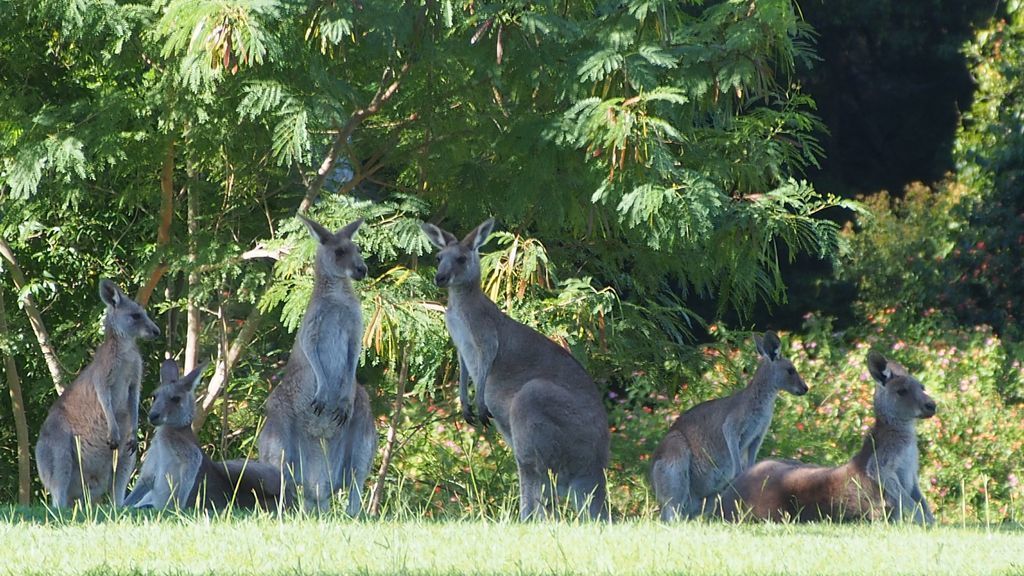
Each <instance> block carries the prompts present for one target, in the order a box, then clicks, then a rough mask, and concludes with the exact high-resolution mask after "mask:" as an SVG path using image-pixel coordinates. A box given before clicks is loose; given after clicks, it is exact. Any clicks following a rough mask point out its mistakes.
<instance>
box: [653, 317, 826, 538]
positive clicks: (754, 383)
mask: <svg viewBox="0 0 1024 576" xmlns="http://www.w3.org/2000/svg"><path fill="white" fill-rule="evenodd" d="M754 343H755V344H756V346H757V352H758V354H759V355H760V360H759V363H758V366H757V371H756V372H754V377H753V379H752V380H751V381H750V384H749V385H747V387H746V388H744V389H743V390H740V391H739V392H737V393H735V394H733V395H732V396H727V397H725V398H717V399H714V400H708V401H707V402H702V403H700V404H698V405H696V406H694V407H693V408H690V409H689V410H687V411H686V412H684V413H683V414H682V415H681V416H680V417H679V418H678V419H677V420H676V421H675V423H674V424H672V427H671V428H669V431H668V434H667V435H666V436H665V438H664V439H663V440H662V441H661V444H660V445H659V446H658V449H657V450H656V451H655V452H654V457H653V459H652V460H653V464H652V468H651V483H652V484H653V485H654V494H655V496H656V497H657V499H658V504H660V505H661V519H662V520H665V521H672V520H677V519H679V518H680V517H682V516H685V517H689V518H693V517H694V516H697V515H700V514H701V513H702V512H711V509H710V507H709V504H711V503H710V502H709V501H707V500H706V499H708V498H709V497H713V496H715V495H716V494H717V493H718V492H719V491H721V490H722V489H723V488H725V487H726V485H727V484H728V482H729V481H730V480H732V479H733V478H735V477H736V475H738V474H740V473H741V472H743V471H744V470H746V469H747V468H748V467H749V466H750V465H751V464H753V463H754V460H755V459H756V458H757V451H758V450H760V449H761V443H762V442H763V441H764V435H765V432H767V431H768V425H769V424H771V421H772V410H773V409H774V408H775V398H776V397H777V396H778V393H779V390H786V391H787V392H790V393H792V394H795V395H797V396H802V395H804V394H806V393H807V385H806V384H804V381H803V379H801V378H800V375H799V374H797V372H796V368H794V367H793V363H792V362H790V361H789V360H787V359H786V358H783V357H782V352H781V342H779V337H778V336H777V335H776V334H775V333H774V332H765V334H764V338H761V337H758V336H754Z"/></svg>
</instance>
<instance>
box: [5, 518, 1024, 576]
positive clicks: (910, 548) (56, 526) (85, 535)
mask: <svg viewBox="0 0 1024 576" xmlns="http://www.w3.org/2000/svg"><path fill="white" fill-rule="evenodd" d="M0 517H2V521H0V543H2V544H0V574H57V573H60V574H96V575H99V574H371V575H377V574H381V575H383V574H424V575H434V574H587V575H591V574H614V575H616V576H618V575H622V574H683V573H685V574H957V575H969V574H998V573H1016V574H1024V531H1022V530H1021V528H1020V527H1019V526H1014V527H992V528H986V527H984V526H979V527H966V528H963V527H939V528H933V529H923V528H919V527H915V526H909V525H902V526H886V525H860V526H830V525H805V526H796V525H745V526H734V525H726V524H721V523H683V524H678V525H673V526H666V525H662V524H660V523H657V522H652V521H646V520H645V521H627V522H622V523H616V524H612V525H598V524H572V523H560V522H537V523H530V524H520V523H517V522H494V521H452V522H436V521H417V520H403V521H387V520H385V521H371V520H364V521H352V520H348V519H345V518H341V517H337V516H334V515H329V516H327V517H325V518H322V519H315V518H309V517H305V518H303V517H295V516H285V517H284V518H276V517H274V516H270V515H261V516H241V515H236V516H232V517H214V518H206V517H203V516H200V517H198V518H197V517H195V516H193V515H187V516H179V515H174V514H164V515H162V516H160V515H154V514H123V513H122V514H115V515H111V514H109V513H106V512H103V511H101V512H100V513H98V514H96V515H94V516H93V517H91V518H89V519H86V520H68V519H63V520H61V519H56V518H53V517H50V516H47V514H46V513H45V511H42V510H38V509H32V510H18V511H13V512H12V511H8V512H7V513H6V514H0Z"/></svg>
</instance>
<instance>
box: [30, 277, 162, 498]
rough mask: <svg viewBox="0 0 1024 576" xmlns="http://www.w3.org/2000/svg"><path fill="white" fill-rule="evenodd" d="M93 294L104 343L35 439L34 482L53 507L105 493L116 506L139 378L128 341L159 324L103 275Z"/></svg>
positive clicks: (124, 479) (153, 333)
mask: <svg viewBox="0 0 1024 576" xmlns="http://www.w3.org/2000/svg"><path fill="white" fill-rule="evenodd" d="M100 299H101V300H103V303H104V304H106V305H107V314H106V319H105V320H104V324H103V332H104V336H105V337H104V340H103V343H102V344H100V346H99V348H97V349H96V356H95V357H94V358H93V360H92V362H90V363H89V365H88V366H86V367H85V369H84V370H82V372H81V373H80V374H79V375H78V377H77V378H75V381H74V382H72V384H71V386H69V387H68V388H67V389H66V390H65V391H64V394H62V395H61V396H60V397H59V398H57V401H56V402H54V403H53V406H51V407H50V412H49V414H47V415H46V420H45V421H44V422H43V427H42V429H40V431H39V440H38V442H36V465H37V466H38V467H39V479H40V480H42V482H43V486H44V487H45V488H46V489H47V490H48V491H49V492H50V496H51V498H52V501H53V505H54V507H57V508H65V507H68V506H70V505H71V503H72V502H74V501H76V500H81V499H82V498H84V497H86V496H88V498H89V499H90V500H91V501H95V500H96V499H97V498H99V497H100V496H103V495H104V494H108V493H109V494H110V500H111V501H112V502H113V504H114V506H121V504H122V503H123V501H124V492H125V488H126V487H127V486H128V477H129V476H130V475H131V473H132V471H133V470H135V450H136V448H137V447H138V443H137V440H136V437H135V435H136V432H137V430H138V427H139V386H140V385H141V383H142V357H141V356H140V355H139V349H138V347H137V345H136V343H135V340H136V339H137V338H145V339H147V340H148V339H152V338H156V337H157V336H159V335H160V329H159V328H157V327H156V324H154V323H153V321H152V320H150V319H149V316H147V315H146V311H145V310H144V309H143V308H142V306H140V305H139V304H138V303H137V302H135V301H133V300H132V299H130V298H128V297H127V296H125V294H124V292H122V291H121V289H120V288H118V287H117V285H116V284H114V283H113V282H111V281H109V280H101V281H100Z"/></svg>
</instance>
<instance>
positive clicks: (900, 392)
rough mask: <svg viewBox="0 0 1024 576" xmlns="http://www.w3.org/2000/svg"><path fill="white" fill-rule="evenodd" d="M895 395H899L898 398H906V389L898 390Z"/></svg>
mask: <svg viewBox="0 0 1024 576" xmlns="http://www.w3.org/2000/svg"><path fill="white" fill-rule="evenodd" d="M896 393H897V394H899V395H900V396H906V395H907V389H906V388H900V389H899V390H897V391H896Z"/></svg>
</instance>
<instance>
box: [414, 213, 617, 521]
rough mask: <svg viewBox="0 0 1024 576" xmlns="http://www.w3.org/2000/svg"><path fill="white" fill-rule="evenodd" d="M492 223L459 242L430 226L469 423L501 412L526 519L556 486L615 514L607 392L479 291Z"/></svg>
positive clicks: (596, 513)
mask: <svg viewBox="0 0 1024 576" xmlns="http://www.w3.org/2000/svg"><path fill="white" fill-rule="evenodd" d="M493 227H494V220H493V219H492V220H488V221H486V222H484V223H483V224H481V225H480V226H478V227H476V228H475V229H474V230H473V231H472V232H470V233H469V234H468V235H467V236H466V237H465V238H464V239H463V240H462V241H461V242H459V241H458V240H457V239H456V238H455V236H454V235H452V234H451V233H450V232H447V231H445V230H442V229H440V228H438V227H437V226H434V225H433V224H429V223H426V224H423V232H424V233H425V234H426V235H427V238H429V239H430V241H431V243H433V244H434V245H435V246H437V247H438V248H439V249H440V251H439V252H438V255H437V259H438V266H437V275H436V276H435V277H434V282H435V283H436V284H437V285H438V286H441V287H443V288H447V289H448V309H447V310H446V311H445V315H444V320H445V325H446V326H447V327H448V331H449V332H450V333H451V336H452V340H453V341H454V342H455V349H456V350H457V351H458V356H459V370H460V374H459V398H460V400H461V402H462V415H463V418H465V419H466V421H467V422H469V423H470V424H474V423H477V418H479V423H480V424H486V423H487V422H489V421H490V419H491V418H493V419H494V422H495V424H496V425H497V428H498V431H499V432H501V435H502V437H503V438H504V439H505V442H506V443H507V444H508V445H509V447H511V448H512V453H513V454H514V455H515V458H516V467H517V468H518V471H519V495H520V499H519V515H520V518H522V519H524V520H525V519H529V518H532V517H534V516H535V515H539V514H542V513H543V512H544V507H545V505H546V504H547V503H550V502H553V499H552V496H553V494H552V489H554V492H557V494H558V495H559V496H562V497H568V498H569V499H570V501H571V502H572V504H573V505H574V506H575V507H576V508H577V510H580V511H582V512H584V513H586V514H588V515H589V516H590V517H592V518H595V517H596V518H607V516H608V510H607V508H606V506H605V498H606V496H605V474H604V471H605V468H606V467H607V466H608V443H609V432H608V414H607V412H606V411H605V408H604V405H603V404H602V403H601V396H600V393H599V392H598V390H597V386H595V385H594V381H593V380H591V378H590V376H589V375H588V374H587V372H586V370H584V369H583V366H581V365H580V363H579V362H578V361H577V360H576V359H575V358H573V356H572V355H571V354H569V353H568V352H567V351H566V350H565V349H564V348H562V347H561V346H559V345H557V344H555V343H554V342H552V341H551V340H549V339H548V338H547V337H545V336H544V335H542V334H540V333H539V332H537V331H536V330H534V329H532V328H530V327H528V326H525V325H523V324H520V323H519V322H516V321H515V320H513V319H512V318H509V317H508V316H507V315H505V314H504V313H503V312H502V311H501V310H500V309H499V308H498V307H497V306H496V305H495V304H494V302H492V301H491V299H490V298H488V297H487V295H486V294H484V292H483V290H481V289H480V253H479V249H480V246H481V245H483V243H484V242H485V241H486V240H487V237H488V236H489V235H490V233H491V229H492V228H493ZM471 379H472V381H473V384H474V385H475V386H476V415H474V413H473V412H474V411H473V404H471V403H470V400H469V382H470V380H471ZM552 479H554V482H552Z"/></svg>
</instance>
